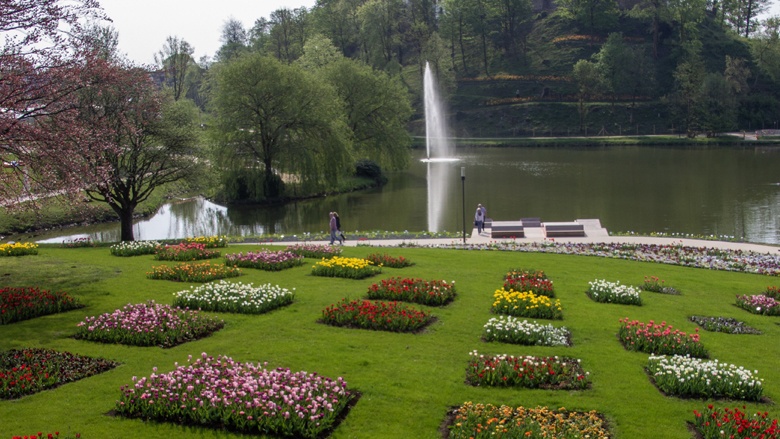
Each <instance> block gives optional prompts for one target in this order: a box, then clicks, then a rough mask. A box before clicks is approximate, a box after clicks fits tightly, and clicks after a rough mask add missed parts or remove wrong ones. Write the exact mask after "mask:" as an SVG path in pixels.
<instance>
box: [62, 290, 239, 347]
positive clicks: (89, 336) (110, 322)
mask: <svg viewBox="0 0 780 439" xmlns="http://www.w3.org/2000/svg"><path fill="white" fill-rule="evenodd" d="M77 326H78V330H77V331H76V335H75V336H74V337H75V338H77V339H83V340H91V341H98V342H101V343H118V344H124V345H131V346H161V347H166V348H169V347H171V346H176V345H179V344H182V343H186V342H188V341H192V340H197V339H199V338H203V337H206V336H208V335H210V334H211V333H213V332H216V331H218V330H220V329H222V327H223V326H225V322H223V321H222V320H219V319H217V318H215V317H209V316H206V315H203V314H201V313H199V312H198V311H192V310H188V309H181V308H176V307H172V306H170V305H162V304H159V303H155V302H154V301H153V300H150V301H148V302H146V303H139V304H137V305H133V304H128V305H125V306H124V307H123V308H122V309H118V310H115V311H114V312H112V313H105V314H102V315H99V316H96V317H86V318H85V319H84V320H83V321H82V322H80V323H79V324H78V325H77Z"/></svg>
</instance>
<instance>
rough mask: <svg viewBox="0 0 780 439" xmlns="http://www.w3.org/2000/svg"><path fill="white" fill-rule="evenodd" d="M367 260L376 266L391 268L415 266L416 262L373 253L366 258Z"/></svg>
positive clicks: (401, 257)
mask: <svg viewBox="0 0 780 439" xmlns="http://www.w3.org/2000/svg"><path fill="white" fill-rule="evenodd" d="M366 259H367V260H369V261H371V262H373V264H374V265H381V266H383V267H390V268H404V267H411V266H412V265H414V262H412V261H410V260H408V259H406V258H405V257H403V256H398V257H395V256H390V255H388V254H386V253H384V254H382V253H372V254H370V255H368V256H366Z"/></svg>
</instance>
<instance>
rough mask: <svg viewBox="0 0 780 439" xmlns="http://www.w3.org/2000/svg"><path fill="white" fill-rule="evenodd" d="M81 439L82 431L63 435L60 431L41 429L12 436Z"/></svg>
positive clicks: (19, 438) (24, 438)
mask: <svg viewBox="0 0 780 439" xmlns="http://www.w3.org/2000/svg"><path fill="white" fill-rule="evenodd" d="M43 438H46V439H81V433H75V434H73V435H71V434H69V433H64V434H63V435H60V432H59V431H55V432H54V433H41V432H40V431H39V432H38V433H35V434H30V435H13V436H11V439H43Z"/></svg>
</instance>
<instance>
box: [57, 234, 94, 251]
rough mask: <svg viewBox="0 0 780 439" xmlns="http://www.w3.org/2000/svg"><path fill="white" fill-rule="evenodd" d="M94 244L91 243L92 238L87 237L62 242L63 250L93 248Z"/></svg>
mask: <svg viewBox="0 0 780 439" xmlns="http://www.w3.org/2000/svg"><path fill="white" fill-rule="evenodd" d="M94 246H95V243H94V242H92V238H90V237H89V236H87V237H85V238H76V239H66V240H64V241H62V247H63V248H82V247H94Z"/></svg>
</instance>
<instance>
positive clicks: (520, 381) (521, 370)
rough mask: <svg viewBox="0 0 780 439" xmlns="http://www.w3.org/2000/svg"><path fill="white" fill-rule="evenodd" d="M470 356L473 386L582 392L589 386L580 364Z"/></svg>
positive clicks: (554, 359)
mask: <svg viewBox="0 0 780 439" xmlns="http://www.w3.org/2000/svg"><path fill="white" fill-rule="evenodd" d="M469 355H470V356H471V359H470V360H469V364H468V367H467V368H466V382H467V383H469V384H471V385H473V386H499V387H525V388H529V389H540V388H541V389H552V390H582V389H585V388H587V387H588V385H589V382H588V375H589V374H588V373H587V372H585V371H584V370H582V367H580V360H576V359H572V358H565V357H557V356H555V357H532V356H519V357H515V356H514V355H503V354H502V355H493V356H491V355H480V354H479V353H478V352H477V351H472V352H470V353H469Z"/></svg>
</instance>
